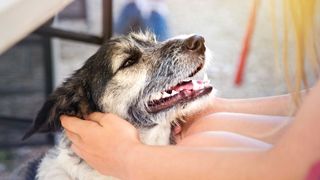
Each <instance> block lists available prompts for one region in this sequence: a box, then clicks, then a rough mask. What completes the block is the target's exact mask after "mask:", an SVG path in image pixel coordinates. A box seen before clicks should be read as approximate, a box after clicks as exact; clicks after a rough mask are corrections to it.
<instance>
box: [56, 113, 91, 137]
mask: <svg viewBox="0 0 320 180" xmlns="http://www.w3.org/2000/svg"><path fill="white" fill-rule="evenodd" d="M60 121H61V125H62V126H63V127H64V128H65V129H67V130H68V131H71V132H73V133H76V134H79V132H82V131H84V130H86V129H87V128H88V127H90V126H92V123H94V122H90V121H85V120H82V119H79V118H77V117H73V116H65V115H62V116H61V117H60Z"/></svg>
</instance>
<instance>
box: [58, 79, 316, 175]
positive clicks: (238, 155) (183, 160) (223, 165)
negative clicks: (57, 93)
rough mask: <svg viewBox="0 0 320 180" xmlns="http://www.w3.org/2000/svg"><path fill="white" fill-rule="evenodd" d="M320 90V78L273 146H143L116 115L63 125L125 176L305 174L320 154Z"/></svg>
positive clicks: (112, 171) (89, 153) (101, 165)
mask: <svg viewBox="0 0 320 180" xmlns="http://www.w3.org/2000/svg"><path fill="white" fill-rule="evenodd" d="M319 92H320V82H319V83H318V84H317V86H316V87H315V88H314V89H313V90H312V92H311V93H310V95H309V96H308V97H307V98H306V100H305V102H304V103H303V104H302V107H301V109H300V110H299V112H298V113H297V116H296V118H295V120H294V122H293V123H292V125H290V127H289V129H288V131H287V132H286V133H285V134H284V135H283V136H282V137H281V138H280V140H279V141H278V143H276V144H275V147H274V148H272V149H270V150H260V151H252V150H245V149H227V148H199V147H178V146H162V147H161V146H147V145H142V144H141V143H140V142H139V139H138V136H137V132H136V130H135V129H134V128H133V127H132V126H131V125H130V124H129V123H127V122H126V121H124V120H122V119H120V118H119V117H117V116H114V115H112V116H110V114H107V116H101V119H100V120H98V121H101V122H100V124H103V126H101V125H96V123H94V122H89V121H80V120H78V119H74V118H64V119H62V125H63V126H64V127H65V128H66V129H67V130H68V131H67V135H68V137H69V138H70V139H71V140H72V142H73V144H74V145H73V147H74V150H75V151H76V153H77V154H78V155H80V156H81V157H82V158H84V159H85V160H86V161H87V162H88V163H89V165H91V166H92V167H94V168H95V169H97V170H98V171H99V172H101V173H104V174H108V175H114V176H117V177H120V178H123V179H164V178H167V177H170V179H174V178H176V179H186V178H188V179H191V178H192V177H196V178H197V179H201V178H203V179H264V178H265V179H303V178H304V177H305V176H306V173H307V172H308V169H309V168H310V166H311V165H312V164H313V163H314V162H315V161H316V160H319V159H320V153H319V149H320V141H319V140H318V139H317V138H316V137H319V135H320V134H319V133H320V132H319V127H320V121H319V118H318V117H320V114H319V113H320V111H319V110H318V108H319V107H320V94H319ZM89 119H90V117H89ZM98 119H99V118H98ZM92 123H93V124H94V125H92ZM70 130H71V131H70ZM72 132H73V133H72ZM97 137H103V138H97Z"/></svg>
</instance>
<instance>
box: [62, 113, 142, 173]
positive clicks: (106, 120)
mask: <svg viewBox="0 0 320 180" xmlns="http://www.w3.org/2000/svg"><path fill="white" fill-rule="evenodd" d="M86 119H87V120H82V119H79V118H77V117H70V116H61V124H62V126H63V127H64V128H65V132H66V135H67V136H68V138H69V139H70V140H71V141H72V146H71V148H72V150H73V151H74V152H75V153H76V154H77V155H79V156H80V157H81V158H83V159H84V160H85V161H86V162H87V163H88V164H89V165H90V166H91V167H92V168H94V169H96V170H97V171H99V172H100V173H102V174H104V175H110V176H115V177H119V178H121V177H124V176H127V174H126V173H127V172H128V171H127V169H126V162H127V161H128V158H129V157H128V156H127V155H128V151H130V150H132V149H133V148H134V147H136V146H139V145H142V143H141V142H140V140H139V136H138V131H137V129H136V128H135V127H133V126H132V125H131V124H130V123H128V122H127V121H125V120H124V119H121V118H120V117H118V116H116V115H114V114H109V113H108V114H104V113H98V112H95V113H92V114H90V115H89V116H88V117H87V118H86Z"/></svg>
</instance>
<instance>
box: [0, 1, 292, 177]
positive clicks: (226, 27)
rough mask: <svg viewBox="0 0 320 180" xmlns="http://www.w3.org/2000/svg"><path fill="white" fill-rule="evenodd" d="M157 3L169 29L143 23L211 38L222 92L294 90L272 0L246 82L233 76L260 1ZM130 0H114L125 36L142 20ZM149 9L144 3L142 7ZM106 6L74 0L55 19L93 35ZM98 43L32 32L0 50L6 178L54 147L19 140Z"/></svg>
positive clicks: (0, 133)
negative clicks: (281, 59) (279, 60)
mask: <svg viewBox="0 0 320 180" xmlns="http://www.w3.org/2000/svg"><path fill="white" fill-rule="evenodd" d="M138 1H139V3H141V2H140V0H138ZM155 1H158V2H157V3H159V4H157V5H156V6H157V7H156V8H155V10H154V11H156V12H159V14H158V15H159V17H160V23H162V24H160V25H162V26H161V27H163V26H165V27H166V28H165V29H161V27H160V30H159V29H157V28H159V27H158V25H159V24H157V21H158V23H159V17H158V19H157V20H155V22H156V23H155V24H153V25H152V23H153V21H152V22H148V23H149V24H148V23H145V22H144V21H146V20H143V21H142V23H145V24H144V25H145V26H147V25H150V23H151V26H152V27H153V28H155V29H153V30H155V31H158V30H159V32H158V33H160V34H161V33H162V34H161V37H172V36H176V35H180V34H200V35H202V36H204V37H205V39H206V44H207V47H208V48H209V49H210V50H211V51H212V54H213V63H212V64H211V65H210V66H209V69H208V76H209V78H210V79H211V83H212V84H213V85H214V86H215V88H216V89H218V96H222V97H230V98H231V97H232V98H248V97H259V96H269V95H276V94H283V93H286V92H287V91H286V88H285V83H283V76H282V74H281V73H280V72H281V71H280V70H279V68H278V67H277V66H276V63H275V62H274V48H273V39H272V23H271V19H270V13H269V4H268V1H261V4H260V5H259V8H258V11H257V19H256V26H255V31H254V34H253V38H252V42H251V51H250V53H249V55H248V59H247V64H246V70H245V76H244V82H243V84H242V85H241V86H235V84H234V77H235V72H236V68H237V64H238V59H239V56H240V52H241V48H242V41H243V38H244V35H245V31H246V27H247V23H248V19H249V14H250V11H251V8H252V5H253V1H252V0H242V1H238V0H224V1H220V0H201V1H197V0H189V1H185V0H170V1H169V0H166V1H161V0H155ZM129 2H131V1H128V0H117V1H113V2H112V4H113V5H112V8H110V9H112V19H113V28H112V29H113V30H114V33H113V35H116V34H117V32H118V33H121V32H120V30H119V29H121V27H120V26H121V23H120V24H119V22H120V21H121V22H122V23H124V22H123V21H124V20H128V19H134V18H135V17H134V14H130V13H127V14H123V13H124V11H123V9H124V8H125V7H127V5H128V3H129ZM0 3H1V1H0ZM142 3H143V2H142ZM143 6H144V5H143V4H142V5H141V4H140V5H139V8H143ZM101 7H102V0H90V1H89V0H75V1H73V2H72V3H71V4H70V5H68V6H67V7H66V8H65V9H64V10H63V11H61V12H60V13H59V14H58V16H57V17H55V19H54V21H53V26H54V27H57V28H61V29H65V30H70V31H75V32H81V33H86V34H90V35H97V36H98V35H101V34H102V29H103V27H102V26H103V23H102V20H103V18H102V14H103V12H102V8H101ZM126 12H128V11H126ZM145 13H146V14H144V17H148V16H150V8H149V11H148V7H146V10H145ZM148 13H149V14H148ZM135 22H136V23H135V25H137V24H138V25H139V23H137V21H135ZM146 24H147V25H146ZM123 26H125V25H122V27H123ZM0 31H1V29H0ZM98 48H99V45H95V44H92V43H83V42H79V41H72V40H64V39H61V38H51V39H48V38H45V37H43V36H39V35H38V34H37V33H32V34H31V35H29V36H28V37H26V38H25V39H24V40H22V41H21V42H19V43H18V44H16V45H15V46H14V47H12V48H10V49H9V50H7V51H6V52H4V53H3V54H1V55H0V77H1V78H0V177H1V179H2V178H3V177H6V176H7V175H8V174H9V173H10V172H12V171H13V170H14V169H15V168H16V167H17V166H19V165H20V164H21V163H24V162H26V161H27V160H28V159H30V158H32V157H35V156H37V155H39V154H41V153H43V152H45V151H46V150H47V149H48V148H49V147H51V146H52V145H53V143H54V137H53V136H47V135H37V136H35V137H32V138H31V139H30V140H27V141H25V142H21V141H20V139H21V137H22V135H23V133H24V132H25V130H26V129H27V128H28V127H29V126H30V124H31V121H29V120H31V119H33V118H34V117H35V115H36V113H37V111H38V110H39V108H40V107H41V106H42V103H43V102H44V100H45V98H46V96H47V94H48V93H50V91H51V90H52V88H54V87H56V86H58V85H59V84H60V83H61V82H62V81H63V79H64V78H66V77H67V76H68V75H70V74H71V73H72V72H73V71H74V70H76V69H77V68H79V67H81V65H82V64H83V62H84V61H85V60H86V59H87V58H88V57H90V56H91V55H92V54H93V53H94V52H95V51H96V50H97V49H98ZM48 58H52V64H48V62H47V60H48ZM51 65H52V66H51ZM51 75H52V78H51V80H50V79H49V80H48V76H51ZM48 81H52V82H48ZM48 83H49V85H48ZM50 83H51V84H52V87H50ZM1 117H2V118H1ZM11 117H14V118H11ZM26 119H27V120H26Z"/></svg>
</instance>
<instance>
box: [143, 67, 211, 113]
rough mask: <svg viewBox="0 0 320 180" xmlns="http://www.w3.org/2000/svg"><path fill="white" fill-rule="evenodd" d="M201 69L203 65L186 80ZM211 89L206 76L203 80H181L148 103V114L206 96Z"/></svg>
mask: <svg viewBox="0 0 320 180" xmlns="http://www.w3.org/2000/svg"><path fill="white" fill-rule="evenodd" d="M202 67H203V65H202V64H201V65H200V66H199V67H198V68H196V69H195V71H194V72H192V73H191V74H190V75H189V76H188V79H189V78H190V77H193V76H194V75H195V74H197V73H198V72H199V71H200V70H201V69H202ZM212 89H213V87H212V86H211V85H210V82H209V80H208V79H207V76H206V75H205V77H204V79H203V80H182V81H181V82H179V83H178V84H177V85H175V86H172V87H171V88H169V89H166V90H163V91H161V92H159V93H157V95H156V97H155V98H152V99H151V100H150V101H148V103H147V106H148V108H147V110H148V112H150V113H157V112H160V111H163V110H166V109H169V108H171V107H173V106H175V105H177V104H181V103H186V102H190V101H192V100H195V99H197V98H199V97H202V96H204V95H207V94H209V93H210V92H211V91H212Z"/></svg>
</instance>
